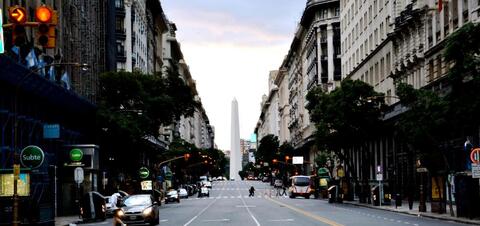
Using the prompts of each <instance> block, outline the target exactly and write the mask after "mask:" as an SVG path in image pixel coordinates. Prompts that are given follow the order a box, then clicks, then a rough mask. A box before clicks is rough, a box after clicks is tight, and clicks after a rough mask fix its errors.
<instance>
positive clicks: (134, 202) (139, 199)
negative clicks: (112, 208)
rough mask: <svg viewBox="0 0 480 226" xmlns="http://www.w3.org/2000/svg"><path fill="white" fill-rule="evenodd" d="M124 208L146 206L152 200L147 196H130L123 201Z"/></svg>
mask: <svg viewBox="0 0 480 226" xmlns="http://www.w3.org/2000/svg"><path fill="white" fill-rule="evenodd" d="M124 204H125V206H147V205H151V204H152V200H151V199H150V196H148V195H134V196H130V197H128V198H127V199H125V201H124Z"/></svg>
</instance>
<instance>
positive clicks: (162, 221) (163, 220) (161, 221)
mask: <svg viewBox="0 0 480 226" xmlns="http://www.w3.org/2000/svg"><path fill="white" fill-rule="evenodd" d="M167 221H168V220H160V223H162V222H167Z"/></svg>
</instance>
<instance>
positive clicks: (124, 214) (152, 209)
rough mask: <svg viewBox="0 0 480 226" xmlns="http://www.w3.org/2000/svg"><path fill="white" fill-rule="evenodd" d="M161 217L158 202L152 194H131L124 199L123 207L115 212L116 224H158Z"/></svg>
mask: <svg viewBox="0 0 480 226" xmlns="http://www.w3.org/2000/svg"><path fill="white" fill-rule="evenodd" d="M159 218H160V214H159V207H158V202H156V201H155V200H154V198H153V197H152V196H151V195H148V194H141V195H131V196H128V197H127V198H126V199H125V200H123V202H122V207H121V208H120V209H119V210H117V212H116V213H115V218H114V225H115V226H120V225H125V224H126V225H130V224H146V223H148V224H150V225H157V224H158V223H159Z"/></svg>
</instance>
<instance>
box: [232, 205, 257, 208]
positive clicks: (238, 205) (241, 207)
mask: <svg viewBox="0 0 480 226" xmlns="http://www.w3.org/2000/svg"><path fill="white" fill-rule="evenodd" d="M235 207H237V208H253V207H257V206H247V205H245V206H240V205H238V206H235Z"/></svg>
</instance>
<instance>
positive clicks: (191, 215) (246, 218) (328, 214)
mask: <svg viewBox="0 0 480 226" xmlns="http://www.w3.org/2000/svg"><path fill="white" fill-rule="evenodd" d="M252 185H253V186H254V187H255V189H256V192H255V197H253V198H252V197H248V188H249V187H250V186H252ZM270 188H271V187H270V186H269V184H267V183H262V182H259V181H239V182H237V181H228V182H227V181H225V182H222V181H219V182H214V183H213V188H212V190H211V193H210V197H209V198H200V199H199V198H197V197H196V196H191V197H189V198H188V199H182V200H181V202H180V203H179V204H177V203H174V204H166V205H165V204H163V205H162V207H161V208H160V225H171V226H178V225H184V226H188V225H191V226H194V225H205V226H207V225H208V226H215V225H238V226H246V225H253V226H259V225H335V226H339V225H368V226H374V225H379V226H380V225H412V226H423V225H432V226H433V225H461V224H458V223H453V222H445V221H439V220H434V219H429V218H422V217H415V216H410V215H403V214H398V213H393V212H388V211H381V210H374V209H369V208H362V207H356V206H351V205H346V204H329V203H328V202H327V201H325V200H318V199H304V198H297V199H290V198H288V197H275V193H273V191H272V190H270ZM270 192H272V194H271V195H272V198H269V195H270ZM110 224H111V219H110V220H108V221H105V222H99V223H96V224H86V225H110Z"/></svg>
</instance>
